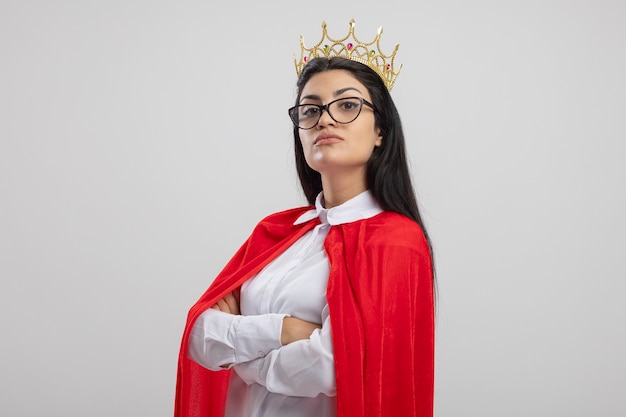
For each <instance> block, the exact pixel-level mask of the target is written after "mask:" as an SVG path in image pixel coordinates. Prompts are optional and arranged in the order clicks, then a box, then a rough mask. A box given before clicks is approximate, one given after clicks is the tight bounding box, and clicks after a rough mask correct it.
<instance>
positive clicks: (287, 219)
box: [259, 206, 314, 225]
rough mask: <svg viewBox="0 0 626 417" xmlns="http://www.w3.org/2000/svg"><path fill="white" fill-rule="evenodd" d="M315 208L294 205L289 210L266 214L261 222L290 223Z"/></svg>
mask: <svg viewBox="0 0 626 417" xmlns="http://www.w3.org/2000/svg"><path fill="white" fill-rule="evenodd" d="M311 209H314V207H313V206H301V207H294V208H290V209H287V210H282V211H277V212H275V213H271V214H268V215H267V216H265V217H264V218H263V219H261V221H260V222H259V224H290V225H293V223H294V222H295V221H296V220H297V219H298V218H299V217H300V216H302V215H303V214H304V213H306V212H307V211H309V210H311Z"/></svg>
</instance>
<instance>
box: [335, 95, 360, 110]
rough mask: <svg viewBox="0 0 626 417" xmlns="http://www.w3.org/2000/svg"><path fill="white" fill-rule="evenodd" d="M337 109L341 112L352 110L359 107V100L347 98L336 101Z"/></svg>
mask: <svg viewBox="0 0 626 417" xmlns="http://www.w3.org/2000/svg"><path fill="white" fill-rule="evenodd" d="M337 105H338V108H339V110H341V111H343V112H353V111H355V110H358V109H359V108H360V107H361V102H360V101H359V100H356V99H353V98H347V99H345V100H341V101H339V102H337Z"/></svg>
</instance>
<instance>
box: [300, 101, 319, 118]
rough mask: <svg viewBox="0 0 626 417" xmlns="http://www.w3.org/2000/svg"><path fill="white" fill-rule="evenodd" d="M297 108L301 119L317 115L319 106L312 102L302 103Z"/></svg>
mask: <svg viewBox="0 0 626 417" xmlns="http://www.w3.org/2000/svg"><path fill="white" fill-rule="evenodd" d="M299 109H300V110H299V114H300V118H301V119H307V118H311V117H317V115H318V114H319V112H320V108H319V107H318V106H316V105H314V104H303V105H302V106H300V107H299Z"/></svg>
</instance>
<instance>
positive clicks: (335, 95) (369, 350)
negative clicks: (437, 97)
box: [175, 57, 434, 417]
mask: <svg viewBox="0 0 626 417" xmlns="http://www.w3.org/2000/svg"><path fill="white" fill-rule="evenodd" d="M297 85H298V94H297V99H296V105H295V106H294V107H293V108H291V109H289V115H290V117H291V119H292V120H293V123H294V139H295V142H294V144H295V159H296V166H297V171H298V175H299V177H300V182H301V184H302V189H303V191H304V194H305V196H306V197H307V199H308V201H309V203H310V206H306V207H301V208H295V209H291V210H286V211H283V212H280V213H276V214H272V215H270V216H268V217H266V218H265V219H263V220H262V221H261V222H260V223H259V224H258V225H257V227H256V228H255V230H254V231H253V232H252V234H251V235H250V237H249V239H248V240H247V241H246V242H245V243H244V244H243V246H242V247H241V248H240V249H239V251H238V252H237V253H236V254H235V256H234V257H233V258H232V259H231V261H230V262H229V263H228V264H227V265H226V267H225V268H224V269H223V270H222V272H221V273H220V274H219V275H218V277H217V278H216V279H215V280H214V282H213V283H212V285H211V286H210V287H209V289H208V290H207V291H206V292H205V294H204V295H203V296H202V297H201V298H200V299H199V300H198V302H197V303H196V304H195V305H194V306H193V307H192V308H191V310H190V312H189V317H188V322H187V326H186V328H185V332H184V335H183V342H182V346H181V354H180V359H179V372H178V383H177V398H176V411H175V413H176V416H238V417H241V416H266V417H281V416H289V417H297V416H306V417H313V416H315V417H319V416H358V417H362V416H379V417H381V416H394V417H395V416H420V417H422V416H429V417H431V416H432V414H433V380H434V293H433V287H434V285H433V284H434V282H433V279H434V278H433V277H434V274H433V263H432V256H431V248H430V242H429V239H428V235H427V233H426V230H425V228H424V224H423V222H422V219H421V217H420V214H419V211H418V206H417V203H416V200H415V197H414V193H413V188H412V184H411V180H410V175H409V171H408V167H407V161H406V156H405V144H404V137H403V132H402V127H401V124H400V118H399V115H398V112H397V110H396V107H395V105H394V103H393V101H392V99H391V96H390V94H389V91H388V86H387V85H386V84H385V82H384V81H383V79H382V78H381V77H380V76H379V75H378V74H377V73H376V72H375V71H373V70H372V69H371V68H370V67H368V66H367V65H364V64H362V63H360V62H356V61H353V60H350V59H345V58H340V57H332V58H330V59H328V58H315V59H312V60H310V61H309V62H308V63H307V64H306V66H304V68H303V70H302V72H301V74H300V76H299V79H298V84H297Z"/></svg>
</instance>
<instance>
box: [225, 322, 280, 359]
mask: <svg viewBox="0 0 626 417" xmlns="http://www.w3.org/2000/svg"><path fill="white" fill-rule="evenodd" d="M239 317H240V320H238V323H236V326H235V328H234V332H235V337H234V348H235V358H236V362H237V363H241V362H247V361H250V360H253V359H257V358H263V357H265V355H267V354H268V353H269V352H271V351H272V350H274V349H278V348H279V347H281V346H282V345H281V343H280V338H281V337H280V336H281V333H282V329H283V319H284V318H285V317H288V315H287V314H261V315H258V316H239Z"/></svg>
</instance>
